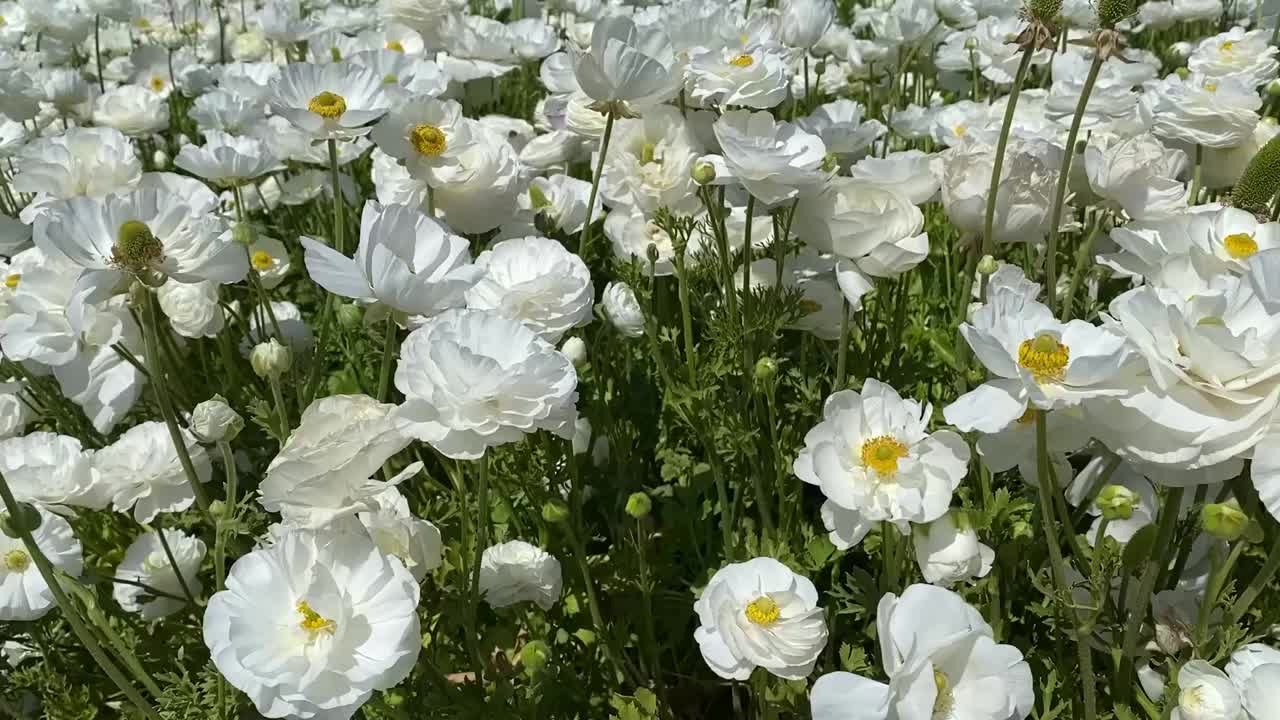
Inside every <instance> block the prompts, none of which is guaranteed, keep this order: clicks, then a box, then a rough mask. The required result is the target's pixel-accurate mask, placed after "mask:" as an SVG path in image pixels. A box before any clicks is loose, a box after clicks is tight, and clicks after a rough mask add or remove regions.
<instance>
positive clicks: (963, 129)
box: [951, 125, 969, 137]
mask: <svg viewBox="0 0 1280 720" xmlns="http://www.w3.org/2000/svg"><path fill="white" fill-rule="evenodd" d="M951 132H953V133H955V134H956V137H964V135H965V133H967V132H969V128H968V127H967V126H965V125H957V126H955V127H953V128H951Z"/></svg>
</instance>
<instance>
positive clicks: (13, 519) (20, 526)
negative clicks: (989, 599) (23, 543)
mask: <svg viewBox="0 0 1280 720" xmlns="http://www.w3.org/2000/svg"><path fill="white" fill-rule="evenodd" d="M41 522H42V518H41V517H40V511H39V510H36V508H35V506H34V505H31V504H29V503H24V502H20V503H18V512H17V513H16V514H14V515H9V514H7V513H6V514H4V515H0V532H3V533H4V534H5V535H6V536H8V537H11V538H13V539H14V540H17V539H19V538H21V537H22V534H23V533H33V532H35V531H36V530H38V529H39V528H40V523H41Z"/></svg>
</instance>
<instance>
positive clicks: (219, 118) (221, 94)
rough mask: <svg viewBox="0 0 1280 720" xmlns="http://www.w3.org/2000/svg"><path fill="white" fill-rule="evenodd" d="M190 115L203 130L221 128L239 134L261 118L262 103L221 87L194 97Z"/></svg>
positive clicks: (223, 130)
mask: <svg viewBox="0 0 1280 720" xmlns="http://www.w3.org/2000/svg"><path fill="white" fill-rule="evenodd" d="M190 115H191V119H192V120H195V121H196V122H197V123H198V124H199V125H200V127H201V129H202V130H203V131H205V132H207V131H209V130H221V131H222V132H225V133H229V134H231V135H240V134H242V133H244V132H245V131H247V130H248V129H249V128H251V127H252V126H253V125H255V124H257V123H258V122H259V121H261V120H262V118H263V105H262V103H261V102H259V101H257V100H252V99H249V98H245V97H243V96H241V95H238V94H236V93H233V92H231V91H230V90H225V89H221V90H214V91H212V92H207V93H205V94H203V95H201V96H200V97H198V98H196V100H195V103H194V104H193V105H192V107H191V111H190Z"/></svg>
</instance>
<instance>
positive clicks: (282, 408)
mask: <svg viewBox="0 0 1280 720" xmlns="http://www.w3.org/2000/svg"><path fill="white" fill-rule="evenodd" d="M267 384H268V385H270V386H271V399H272V400H274V401H275V404H276V415H278V416H279V418H278V419H279V420H280V445H281V446H282V447H283V446H284V444H285V442H286V441H287V440H288V439H289V430H290V428H291V427H292V425H290V424H289V406H288V405H287V404H286V403H285V401H284V392H282V391H281V389H280V378H279V377H276V376H274V375H273V376H272V377H270V378H268V379H267Z"/></svg>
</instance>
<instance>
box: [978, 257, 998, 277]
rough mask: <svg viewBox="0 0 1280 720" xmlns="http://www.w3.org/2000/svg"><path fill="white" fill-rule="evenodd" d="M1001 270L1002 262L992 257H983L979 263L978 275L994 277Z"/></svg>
mask: <svg viewBox="0 0 1280 720" xmlns="http://www.w3.org/2000/svg"><path fill="white" fill-rule="evenodd" d="M999 269H1000V261H999V260H996V259H995V258H994V257H991V256H990V255H983V256H982V259H981V260H979V261H978V274H980V275H994V274H995V271H997V270H999Z"/></svg>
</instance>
